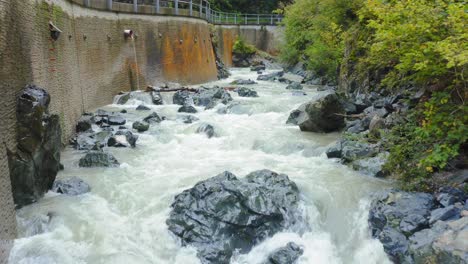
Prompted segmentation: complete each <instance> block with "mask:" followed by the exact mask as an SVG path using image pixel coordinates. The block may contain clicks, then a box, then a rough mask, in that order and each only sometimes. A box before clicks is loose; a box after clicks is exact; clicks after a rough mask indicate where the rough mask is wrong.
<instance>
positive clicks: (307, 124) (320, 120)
mask: <svg viewBox="0 0 468 264" xmlns="http://www.w3.org/2000/svg"><path fill="white" fill-rule="evenodd" d="M297 110H299V111H300V114H299V115H297V117H296V118H295V120H296V121H297V124H298V125H299V128H300V129H301V130H302V131H310V132H318V133H328V132H333V131H337V130H340V129H341V128H343V127H344V118H343V116H342V114H343V113H344V109H343V106H342V105H341V104H340V102H339V100H338V96H337V95H336V94H335V93H327V94H325V95H324V96H322V97H320V98H318V99H316V100H313V101H311V102H308V103H305V104H303V105H301V106H300V107H299V109H297Z"/></svg>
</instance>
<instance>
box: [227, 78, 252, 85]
mask: <svg viewBox="0 0 468 264" xmlns="http://www.w3.org/2000/svg"><path fill="white" fill-rule="evenodd" d="M231 84H234V85H251V84H257V83H256V82H255V81H252V80H250V79H248V80H243V79H238V80H235V81H232V82H231Z"/></svg>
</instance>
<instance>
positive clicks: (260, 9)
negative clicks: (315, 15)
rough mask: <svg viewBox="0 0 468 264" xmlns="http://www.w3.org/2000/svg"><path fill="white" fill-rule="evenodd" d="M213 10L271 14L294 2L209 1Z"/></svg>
mask: <svg viewBox="0 0 468 264" xmlns="http://www.w3.org/2000/svg"><path fill="white" fill-rule="evenodd" d="M209 2H210V3H211V8H213V9H215V10H220V11H225V12H237V13H265V14H269V13H271V12H273V11H274V10H275V9H277V8H281V7H282V6H284V4H286V3H291V2H292V0H209Z"/></svg>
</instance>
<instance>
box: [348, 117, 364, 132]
mask: <svg viewBox="0 0 468 264" xmlns="http://www.w3.org/2000/svg"><path fill="white" fill-rule="evenodd" d="M369 125H370V118H367V117H365V118H362V119H356V120H352V121H348V122H346V128H345V130H346V132H348V133H353V134H358V133H361V132H364V131H366V130H367V129H368V128H369Z"/></svg>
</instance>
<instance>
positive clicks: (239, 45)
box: [232, 37, 257, 56]
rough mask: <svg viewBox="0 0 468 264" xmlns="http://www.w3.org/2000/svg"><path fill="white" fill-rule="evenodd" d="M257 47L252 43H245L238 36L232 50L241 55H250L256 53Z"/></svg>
mask: <svg viewBox="0 0 468 264" xmlns="http://www.w3.org/2000/svg"><path fill="white" fill-rule="evenodd" d="M256 51H257V49H256V48H255V47H254V46H253V45H250V44H247V43H245V41H244V40H243V39H241V38H239V37H237V39H236V42H234V45H233V47H232V52H233V53H235V54H239V55H244V56H250V55H253V54H255V52H256Z"/></svg>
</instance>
